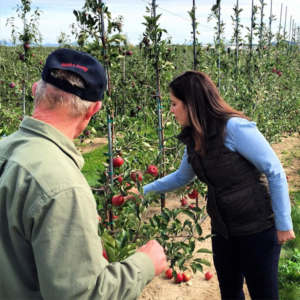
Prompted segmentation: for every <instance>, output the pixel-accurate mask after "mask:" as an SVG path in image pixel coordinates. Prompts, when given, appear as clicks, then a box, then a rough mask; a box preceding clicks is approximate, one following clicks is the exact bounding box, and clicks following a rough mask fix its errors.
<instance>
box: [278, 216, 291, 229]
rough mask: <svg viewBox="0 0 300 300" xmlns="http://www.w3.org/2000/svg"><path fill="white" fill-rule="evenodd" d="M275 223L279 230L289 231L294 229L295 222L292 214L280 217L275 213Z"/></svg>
mask: <svg viewBox="0 0 300 300" xmlns="http://www.w3.org/2000/svg"><path fill="white" fill-rule="evenodd" d="M275 224H276V229H277V230H279V231H288V230H292V229H293V223H292V218H291V216H290V215H289V216H280V217H279V218H276V215H275Z"/></svg>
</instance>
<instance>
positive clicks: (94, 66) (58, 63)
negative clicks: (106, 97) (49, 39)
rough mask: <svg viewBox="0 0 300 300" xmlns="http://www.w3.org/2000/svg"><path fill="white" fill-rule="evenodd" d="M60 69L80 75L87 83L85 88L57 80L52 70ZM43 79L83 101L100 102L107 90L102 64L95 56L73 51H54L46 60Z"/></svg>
mask: <svg viewBox="0 0 300 300" xmlns="http://www.w3.org/2000/svg"><path fill="white" fill-rule="evenodd" d="M53 69H60V70H66V71H71V72H73V73H76V74H78V75H79V76H80V77H81V78H82V79H83V81H84V82H85V88H84V89H82V88H79V87H76V86H73V85H71V84H70V83H69V82H68V81H66V80H61V79H58V78H55V77H53V76H52V75H51V70H53ZM42 79H43V80H44V81H45V82H47V83H50V84H52V85H54V86H55V87H57V88H59V89H61V90H63V91H65V92H68V93H71V94H74V95H76V96H78V97H80V98H81V99H83V100H88V101H92V102H96V101H100V100H102V98H103V94H104V91H105V89H106V84H107V79H106V72H105V70H104V68H103V67H102V65H101V64H100V62H99V61H98V60H97V59H95V58H94V57H93V56H91V55H89V54H87V53H85V52H81V51H76V50H72V49H58V50H55V51H53V52H52V53H51V54H50V55H49V56H48V57H47V60H46V64H45V66H44V69H43V73H42Z"/></svg>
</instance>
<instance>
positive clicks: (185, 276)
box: [182, 273, 191, 282]
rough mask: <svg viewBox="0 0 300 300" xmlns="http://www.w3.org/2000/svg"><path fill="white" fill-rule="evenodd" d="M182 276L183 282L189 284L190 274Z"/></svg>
mask: <svg viewBox="0 0 300 300" xmlns="http://www.w3.org/2000/svg"><path fill="white" fill-rule="evenodd" d="M182 276H183V281H184V282H187V281H189V280H190V279H191V275H190V274H187V273H183V274H182Z"/></svg>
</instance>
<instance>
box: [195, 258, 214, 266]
mask: <svg viewBox="0 0 300 300" xmlns="http://www.w3.org/2000/svg"><path fill="white" fill-rule="evenodd" d="M194 261H195V262H197V263H200V264H202V265H206V266H210V265H211V264H210V262H209V261H208V260H207V259H200V258H196V259H195V260H194Z"/></svg>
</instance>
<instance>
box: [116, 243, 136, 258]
mask: <svg viewBox="0 0 300 300" xmlns="http://www.w3.org/2000/svg"><path fill="white" fill-rule="evenodd" d="M135 248H136V245H135V244H130V245H127V246H126V247H125V248H123V249H122V250H121V251H120V253H119V255H118V259H119V261H121V260H123V259H125V258H126V257H128V256H129V255H131V254H132V251H133V250H134V252H135Z"/></svg>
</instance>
